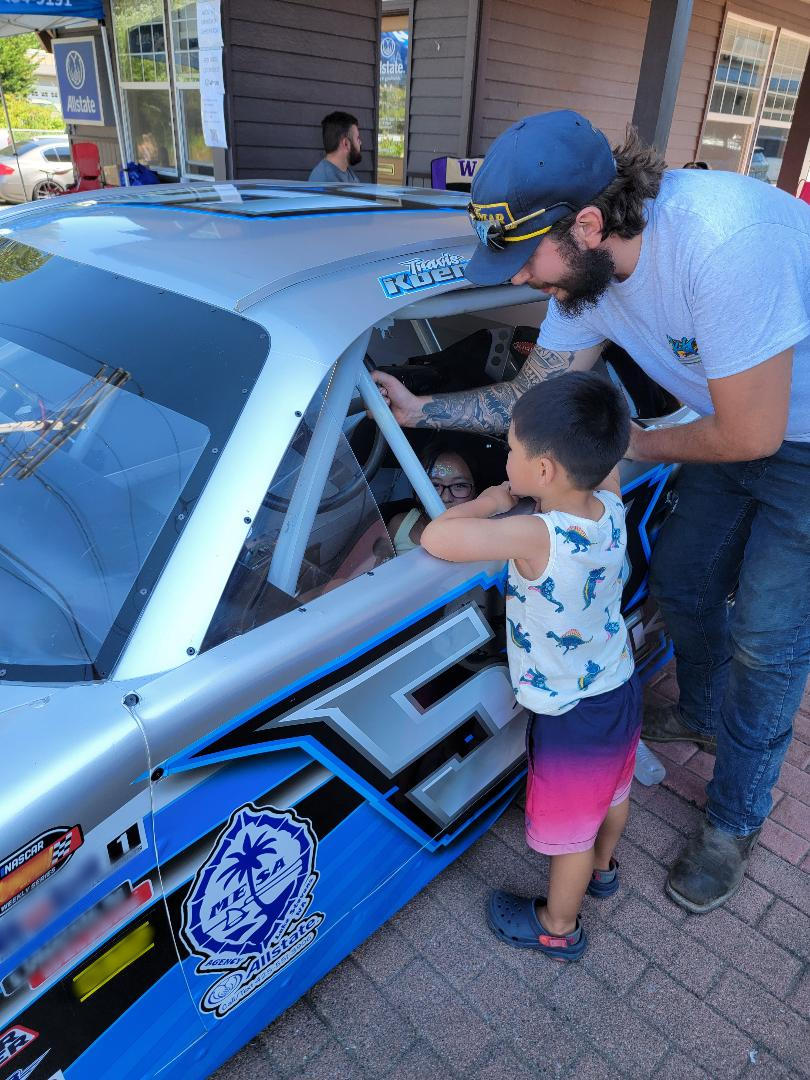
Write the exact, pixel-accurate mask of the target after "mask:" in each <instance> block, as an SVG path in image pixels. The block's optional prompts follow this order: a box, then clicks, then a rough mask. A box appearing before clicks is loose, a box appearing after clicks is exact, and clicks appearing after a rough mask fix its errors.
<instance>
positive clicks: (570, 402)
mask: <svg viewBox="0 0 810 1080" xmlns="http://www.w3.org/2000/svg"><path fill="white" fill-rule="evenodd" d="M512 423H513V425H514V434H515V438H516V439H517V440H518V441H519V442H520V443H521V444H522V445H523V446H524V447H525V449H526V452H527V453H528V454H529V456H530V457H540V456H541V455H543V454H547V455H548V456H549V457H552V458H554V460H555V461H558V462H559V463H560V465H562V467H563V468H564V469H565V471H566V472H567V473H568V475H569V477H570V478H571V483H572V484H573V485H574V486H575V487H577V488H579V489H581V490H583V491H592V490H593V489H594V488H595V487H597V486H598V485H599V483H600V482H601V481H602V480H604V479H605V477H606V476H607V474H608V473H609V472H610V470H611V469H612V468H613V467H614V466H615V465H616V463H617V462H619V461H621V459H622V458H623V457H624V454H625V452H626V450H627V447H628V444H629V442H630V411H629V409H628V408H627V403H626V401H625V400H624V395H623V394H622V392H621V390H619V389H618V387H616V386H614V385H613V383H612V382H610V380H609V379H605V378H602V376H600V375H595V374H594V373H593V372H591V371H569V372H567V373H566V374H565V375H560V376H558V378H556V379H549V380H548V381H547V382H543V383H540V385H539V386H534V387H532V389H531V390H528V391H527V392H526V393H525V394H524V395H523V397H521V398H519V399H518V402H517V404H516V405H515V407H514V409H513V410H512Z"/></svg>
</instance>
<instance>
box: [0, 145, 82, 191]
mask: <svg viewBox="0 0 810 1080" xmlns="http://www.w3.org/2000/svg"><path fill="white" fill-rule="evenodd" d="M17 154H18V155H19V167H18V165H17V159H16V158H15V156H14V147H13V146H12V145H11V144H9V145H8V146H5V147H3V149H2V150H0V200H4V201H5V202H10V203H20V202H25V200H26V199H47V198H50V197H51V196H52V195H61V194H62V193H63V192H64V191H66V190H67V189H68V188H69V187H70V185H71V184H72V183H73V160H72V158H71V156H70V143H69V141H68V138H67V136H66V135H38V136H37V137H36V138H33V139H28V140H27V141H26V142H22V143H19V142H18V143H17ZM20 174H22V179H21V178H20Z"/></svg>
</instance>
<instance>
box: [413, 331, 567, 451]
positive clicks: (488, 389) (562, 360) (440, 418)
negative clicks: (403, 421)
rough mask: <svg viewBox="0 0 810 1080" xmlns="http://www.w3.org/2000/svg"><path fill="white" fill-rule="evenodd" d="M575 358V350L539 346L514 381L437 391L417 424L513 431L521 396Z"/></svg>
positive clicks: (493, 432)
mask: <svg viewBox="0 0 810 1080" xmlns="http://www.w3.org/2000/svg"><path fill="white" fill-rule="evenodd" d="M573 359H574V354H573V353H572V352H565V353H558V352H552V351H550V350H549V349H541V348H540V346H538V345H535V346H534V348H533V349H532V351H531V352H530V353H529V355H528V356H527V357H526V360H525V363H524V364H523V367H522V368H521V369H520V372H519V373H518V374H517V375H516V376H515V378H514V379H512V380H511V381H510V382H501V383H493V385H492V386H483V387H481V389H479V390H462V391H460V392H459V393H456V394H435V395H434V396H433V398H432V399H431V400H430V401H428V402H426V403H425V404H424V405H423V406H422V419H421V420H419V421H418V423H417V424H416V426H417V427H421V428H434V429H435V430H437V431H438V430H446V429H452V430H454V431H474V432H477V433H479V434H504V433H505V432H506V431H508V430H509V421H510V419H511V416H512V409H513V407H514V404H515V402H516V401H517V399H518V398H519V397H520V396H521V395H522V394H525V393H526V391H527V390H528V389H529V388H530V387H532V386H536V385H537V383H539V382H543V381H544V380H545V379H552V378H554V377H555V376H556V375H562V373H563V372H564V371H567V370H568V369H569V367H570V366H571V363H572V361H573Z"/></svg>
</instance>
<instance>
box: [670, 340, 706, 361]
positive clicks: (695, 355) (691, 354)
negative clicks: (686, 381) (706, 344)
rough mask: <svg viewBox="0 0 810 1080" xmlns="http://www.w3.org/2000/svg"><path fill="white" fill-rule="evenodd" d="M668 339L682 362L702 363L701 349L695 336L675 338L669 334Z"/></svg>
mask: <svg viewBox="0 0 810 1080" xmlns="http://www.w3.org/2000/svg"><path fill="white" fill-rule="evenodd" d="M667 341H668V342H669V344H670V346H671V347H672V351H673V353H674V354H675V356H676V358H677V359H678V360H680V362H681V363H682V364H699V363H700V350H699V349H698V343H697V341H696V340H695V339H694V338H693V337H682V338H674V337H670V336H669V334H667Z"/></svg>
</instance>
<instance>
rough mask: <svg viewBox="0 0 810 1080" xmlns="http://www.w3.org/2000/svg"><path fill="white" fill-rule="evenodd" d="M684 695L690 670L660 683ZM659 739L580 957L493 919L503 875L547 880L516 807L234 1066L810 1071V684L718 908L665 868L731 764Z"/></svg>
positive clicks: (534, 1072) (407, 1078)
mask: <svg viewBox="0 0 810 1080" xmlns="http://www.w3.org/2000/svg"><path fill="white" fill-rule="evenodd" d="M676 693H677V691H676V687H675V681H674V676H673V675H672V673H671V671H669V672H666V673H665V674H664V676H663V677H662V678H661V679H659V680H658V682H657V683H656V684H655V686H654V688H653V690H652V694H653V696H655V695H658V697H659V698H667V699H670V700H672V699H673V698H674V696H675V694H676ZM654 749H655V750H656V751H657V752H659V753H660V756H661V757H662V759H664V761H665V764H666V766H667V771H668V772H667V778H666V780H664V782H663V784H661V785H660V786H657V787H652V788H643V787H640V786H639V785H638V784H634V790H633V796H632V797H633V810H632V814H631V819H630V825H629V826H628V830H627V833H626V835H625V837H624V838H623V840H622V842H621V845H620V847H619V850H618V858H619V861H620V863H621V873H622V887H621V889H620V891H619V893H618V894H617V896H616V897H615V898H613V899H612V900H606V901H605V900H603V901H595V900H592V899H590V898H589V897H586V898H585V904H584V907H583V921H584V923H585V925H586V927H587V930H588V934H589V938H590V946H589V948H588V951H587V952H586V954H585V956H584V958H583V959H582V961H581V962H580V963H578V964H572V965H570V966H566V967H563V966H562V965H558V964H554V963H552V962H551V961H549V960H547V959H546V958H545V957H542V956H537V955H535V954H533V953H526V952H523V951H520V950H516V949H511V948H509V947H508V946H506V945H502V944H501V943H500V942H499V941H497V939H496V938H495V937H494V936H493V935H492V934H491V933H490V932H489V930H488V929H487V927H486V924H485V922H484V917H483V906H484V900H485V897H486V895H487V893H488V892H489V889H490V888H491V887H494V886H498V887H504V888H507V889H512V890H513V891H515V892H519V893H524V894H532V893H538V892H542V890H543V888H544V885H545V882H546V867H545V860H544V859H543V858H542V857H540V856H536V855H533V854H532V853H531V852H530V851H529V849H528V848H527V847H526V846H525V844H524V840H523V817H522V810H521V808H520V806H519V805H514V806H512V807H510V809H509V810H508V811H507V812H506V814H505V815H504V816H503V817H502V818H501V819H500V821H499V822H498V823H497V824H496V825H494V826H493V828H492V829H491V830H490V831H489V832H488V833H487V834H486V835H485V836H483V837H482V838H481V839H480V840H479V841H478V843H477V844H475V845H474V847H472V848H471V849H470V850H469V851H468V852H467V853H466V854H465V855H463V856H462V857H461V859H459V860H458V861H457V862H456V863H454V864H453V865H452V866H450V867H449V868H448V869H447V870H446V871H445V872H444V873H443V874H441V875H440V876H439V877H438V878H436V879H435V880H434V881H433V882H431V883H430V885H429V886H428V887H427V888H426V889H425V890H424V891H423V892H422V893H420V894H419V895H418V896H416V897H415V898H414V899H413V900H412V901H411V902H410V903H409V904H408V905H407V907H405V908H404V909H403V910H402V911H401V912H400V913H399V914H398V915H396V916H395V917H394V918H393V919H392V920H391V921H390V922H388V923H387V924H386V925H385V926H383V927H382V928H381V929H380V930H378V931H377V933H376V934H375V935H374V936H373V937H372V938H370V939H369V940H368V941H367V942H366V943H365V944H364V945H362V946H361V947H360V948H359V949H357V951H356V952H355V953H354V954H353V955H352V956H350V957H348V959H346V960H345V961H344V962H343V963H342V964H340V966H339V967H337V968H336V969H335V970H334V971H332V972H330V974H328V975H327V976H326V977H325V978H324V979H323V980H322V981H321V982H320V983H319V984H318V985H317V986H315V987H314V988H313V989H312V990H311V991H310V993H308V994H307V995H306V996H305V997H304V998H303V999H302V1000H301V1001H299V1002H298V1003H297V1004H295V1005H294V1006H293V1007H292V1008H291V1009H289V1010H288V1011H287V1012H286V1013H285V1014H284V1015H283V1016H281V1017H279V1019H278V1020H276V1021H275V1023H273V1024H271V1025H270V1026H269V1027H268V1028H267V1029H266V1030H265V1031H263V1032H262V1033H261V1034H260V1035H259V1036H258V1037H257V1038H255V1039H254V1040H253V1041H252V1042H251V1043H250V1044H249V1045H248V1046H246V1047H245V1048H244V1049H243V1050H242V1051H241V1053H239V1054H238V1055H237V1056H236V1057H235V1058H233V1059H232V1060H231V1061H230V1062H228V1063H227V1064H226V1065H224V1066H223V1067H222V1068H221V1069H220V1070H219V1071H218V1072H217V1073H216V1074H215V1076H216V1080H305V1078H306V1080H355V1078H356V1080H372V1078H374V1080H376V1078H382V1077H389V1078H391V1080H434V1078H435V1080H446V1078H449V1077H463V1078H464V1080H524V1078H529V1077H537V1076H549V1077H566V1078H572V1080H606V1078H608V1077H616V1076H628V1077H646V1076H652V1075H658V1076H661V1077H663V1078H665V1080H698V1078H701V1077H703V1078H707V1077H708V1078H711V1080H726V1078H732V1077H745V1078H746V1080H778V1078H787V1077H810V691H809V692H808V693H807V694H805V701H804V704H803V707H802V711H801V712H800V713H799V716H798V718H797V722H796V726H795V737H794V742H793V744H792V746H791V749H790V752H789V754H788V758H787V761H786V762H785V765H784V768H783V770H782V775H781V777H780V780H779V788H778V791H777V792H776V799H775V805H774V809H773V812H772V814H771V818H770V820H769V821H768V822H767V823H766V827H765V828H764V829H763V832H762V839H761V843H760V845H759V846H758V848H757V849H756V852H755V854H754V856H753V858H752V860H751V864H750V867H749V873H748V876H747V877H746V879H745V883H744V885H743V887H742V889H741V890H740V892H739V893H738V894H737V895H736V896H735V897H733V899H732V900H731V901H730V902H729V903H728V904H726V905H725V907H723V908H720V909H718V910H717V911H713V912H711V913H710V914H708V915H703V916H696V915H687V914H686V912H684V911H682V910H681V908H679V907H677V906H676V905H675V904H673V903H671V902H670V901H669V900H668V899H667V897H666V895H665V893H664V880H665V878H666V871H667V865H668V863H669V862H670V861H671V859H672V858H673V856H674V855H675V854H676V853H677V851H678V850H679V849H680V847H681V845H682V844H683V842H684V838H685V837H686V836H687V835H688V834H689V833H690V832H693V831H695V830H696V828H697V825H698V822H699V810H698V809H697V806H699V805H701V804H702V803H703V801H704V799H705V793H704V785H705V782H706V779H707V777H709V776H710V775H711V769H712V763H713V759H712V758H711V756H710V755H708V754H705V753H703V752H701V751H698V750H696V749H695V748H694V747H693V746H691V745H687V744H680V743H676V744H672V745H671V746H669V747H663V746H660V745H659V746H656V747H654ZM695 804H697V806H696V805H695Z"/></svg>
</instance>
